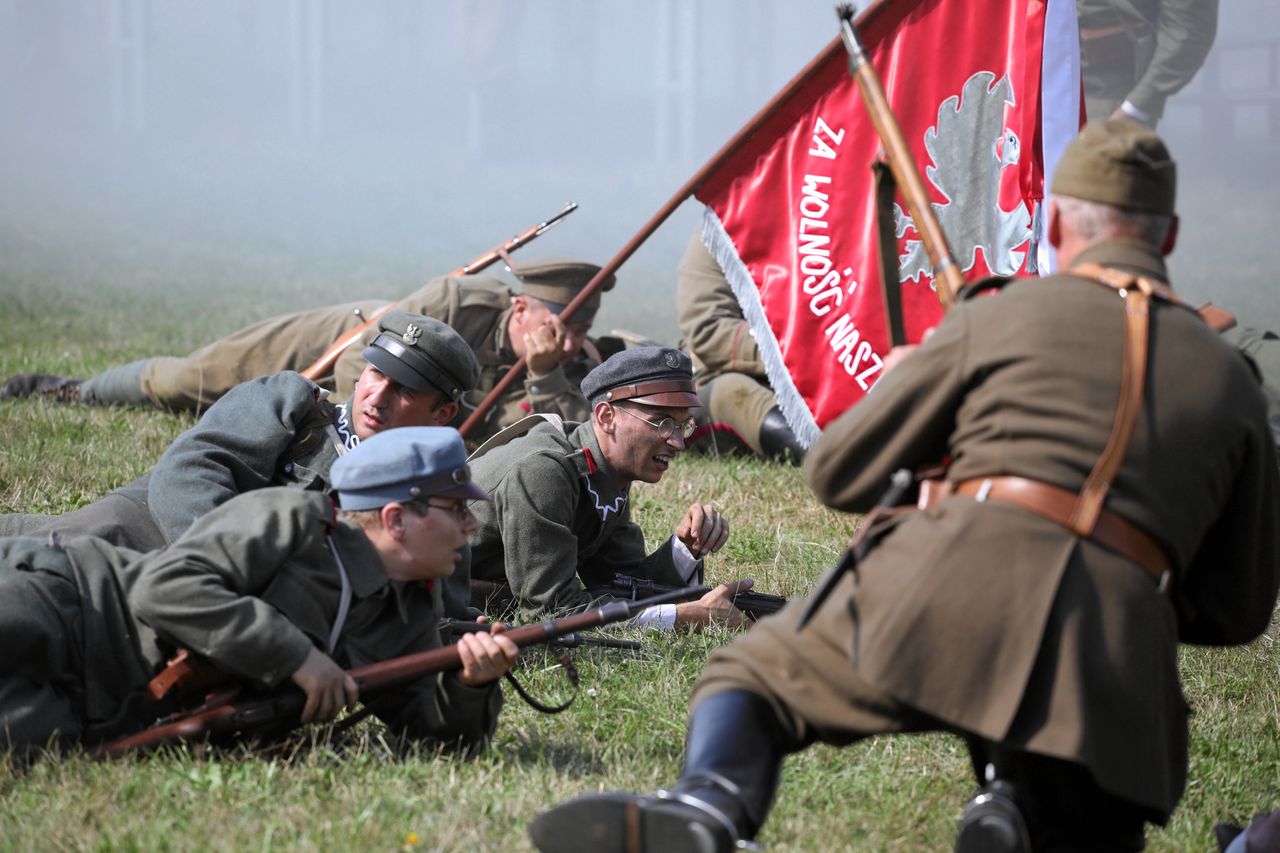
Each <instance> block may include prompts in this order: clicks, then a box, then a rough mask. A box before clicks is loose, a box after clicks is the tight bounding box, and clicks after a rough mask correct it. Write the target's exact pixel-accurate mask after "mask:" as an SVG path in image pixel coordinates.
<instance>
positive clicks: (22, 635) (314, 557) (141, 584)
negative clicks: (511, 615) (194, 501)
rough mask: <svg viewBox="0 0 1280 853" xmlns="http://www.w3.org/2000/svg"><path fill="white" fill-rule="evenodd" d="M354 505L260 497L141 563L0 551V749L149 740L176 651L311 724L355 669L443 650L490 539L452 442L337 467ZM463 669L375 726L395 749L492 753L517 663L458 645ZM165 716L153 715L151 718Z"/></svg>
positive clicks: (210, 519)
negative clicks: (289, 707)
mask: <svg viewBox="0 0 1280 853" xmlns="http://www.w3.org/2000/svg"><path fill="white" fill-rule="evenodd" d="M333 480H334V483H335V485H336V487H337V491H338V495H339V498H340V501H341V504H342V509H341V511H339V512H338V514H337V515H336V517H335V509H334V505H333V502H332V500H331V499H330V498H329V496H328V495H326V494H323V493H320V492H315V491H300V490H298V489H286V488H272V489H259V490H257V491H255V492H253V493H251V494H246V495H240V496H239V497H236V498H234V499H232V500H229V501H227V502H226V503H224V504H223V505H222V506H220V507H218V508H217V509H216V510H214V511H213V512H210V513H209V514H208V515H205V516H204V517H203V518H201V519H200V520H199V521H198V522H196V524H194V525H193V526H192V527H191V528H190V529H189V530H188V531H187V532H186V533H185V534H184V535H183V536H182V537H181V538H179V539H178V540H177V541H176V542H174V543H173V544H172V545H171V546H169V547H168V548H165V549H164V550H162V551H156V552H153V553H151V554H146V555H139V554H136V553H134V552H131V551H125V550H118V549H115V548H113V547H111V546H110V545H109V544H107V543H106V542H103V541H102V540H100V539H94V538H90V537H83V538H75V539H70V540H67V541H65V542H63V543H60V544H50V543H48V542H45V541H42V540H38V539H30V538H22V537H19V538H11V539H0V646H3V648H4V650H5V653H4V655H2V656H0V749H6V748H10V747H13V748H17V749H19V750H29V749H38V748H41V747H44V746H46V745H54V746H66V745H70V744H73V743H83V744H93V743H96V742H100V741H102V740H105V739H108V738H111V737H114V736H116V735H119V734H122V733H125V732H128V731H130V730H131V729H134V728H140V727H141V726H142V725H144V724H145V723H147V722H149V721H150V719H154V717H155V713H154V706H150V705H146V704H145V703H144V705H142V706H141V707H136V706H135V704H134V702H132V701H131V699H134V698H135V697H136V696H137V694H139V693H141V692H142V691H144V690H145V689H146V686H147V682H148V680H149V679H150V678H151V677H152V676H153V675H154V674H155V673H156V672H158V671H159V669H160V668H161V667H162V666H163V665H164V662H165V660H166V659H167V657H168V656H170V655H171V654H172V653H173V651H174V649H175V648H186V649H189V650H191V651H193V652H197V653H198V654H199V655H200V656H201V657H202V658H204V659H205V660H206V661H207V662H209V663H211V664H212V665H214V666H215V667H217V669H219V670H221V671H222V672H223V673H225V674H226V675H227V676H228V677H230V678H235V679H239V680H241V681H243V682H247V683H249V684H251V685H253V686H256V687H259V688H264V689H273V688H276V687H277V686H279V685H282V684H283V683H285V682H286V681H292V682H293V684H294V685H296V686H297V687H298V688H300V689H301V690H302V691H303V692H305V693H306V697H307V702H306V707H305V708H304V710H303V714H302V718H303V721H304V722H311V721H313V720H314V721H322V720H327V719H330V718H332V717H333V716H335V715H336V714H337V713H338V712H339V711H340V710H342V709H343V708H344V707H346V708H352V707H354V705H355V703H356V700H357V698H358V691H357V688H356V684H355V682H354V681H353V680H352V679H351V677H350V676H348V675H347V674H346V673H345V672H344V670H345V669H351V668H354V667H358V666H364V665H366V664H370V663H376V662H379V661H382V660H386V659H389V658H393V657H399V656H402V655H407V654H413V653H416V652H420V651H426V650H428V649H431V648H436V647H438V646H439V645H440V635H439V633H438V630H437V627H436V626H437V624H438V622H439V617H440V586H439V584H438V583H437V581H439V580H441V579H442V578H445V577H448V576H449V575H450V574H451V573H452V572H453V570H454V566H455V565H456V563H457V561H458V559H459V553H458V552H459V549H461V548H462V547H463V546H464V545H465V544H466V537H467V533H468V532H470V530H471V529H472V528H473V527H474V526H475V519H474V517H473V516H472V515H471V514H470V512H468V510H467V504H466V501H467V500H476V499H479V500H484V499H486V498H487V496H486V495H485V494H484V492H483V491H481V490H480V489H478V488H477V487H476V486H475V485H473V484H472V483H471V482H470V481H469V478H468V477H467V465H466V450H465V449H464V447H463V444H462V441H461V439H460V438H459V436H458V433H457V432H456V431H455V430H452V429H447V428H441V427H431V428H412V429H399V430H392V431H390V432H387V433H385V434H382V435H378V436H375V437H374V438H373V439H371V440H369V441H367V442H364V443H362V444H361V445H360V446H359V447H357V448H355V449H354V450H352V452H351V453H350V454H348V455H346V456H344V457H343V458H342V459H339V460H338V461H336V462H335V463H334V466H333ZM459 643H460V649H459V651H460V655H461V658H462V661H463V664H464V665H463V669H462V670H461V671H460V672H458V673H448V674H445V673H441V674H435V675H428V676H425V677H423V678H422V679H421V680H420V681H418V682H416V683H414V684H412V685H410V686H409V687H407V688H405V689H404V690H403V691H402V692H401V694H400V696H399V701H392V702H391V703H390V704H385V703H384V702H383V701H382V700H381V699H380V700H379V703H378V705H377V708H376V713H377V714H378V716H379V717H381V718H382V719H383V720H384V721H385V722H386V723H387V724H388V725H389V726H390V727H391V728H392V730H393V731H395V732H396V733H398V734H404V735H406V736H409V737H418V738H434V739H437V740H440V741H443V742H446V743H448V744H462V745H468V746H469V745H476V744H480V743H483V742H484V741H485V740H486V739H487V738H488V737H489V736H490V735H491V734H492V733H493V730H494V726H495V725H496V723H497V717H498V711H499V709H500V708H501V705H502V693H501V691H500V690H499V689H498V687H497V685H496V683H495V679H497V678H499V677H500V676H501V675H502V674H503V673H504V672H506V671H507V669H508V668H510V666H511V664H512V662H513V661H514V660H515V658H516V655H517V653H518V649H517V648H516V646H515V644H514V643H512V642H511V640H509V639H508V638H506V637H504V636H502V635H501V634H496V635H493V636H490V635H489V634H467V635H463V636H462V637H461V638H460V640H459ZM147 709H150V710H151V714H150V717H149V718H148V717H147V716H146V711H147Z"/></svg>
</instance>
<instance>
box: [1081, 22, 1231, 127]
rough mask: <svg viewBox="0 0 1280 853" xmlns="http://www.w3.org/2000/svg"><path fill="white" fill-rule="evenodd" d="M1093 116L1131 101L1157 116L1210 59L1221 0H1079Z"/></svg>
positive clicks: (1083, 63)
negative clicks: (1172, 96) (1167, 101)
mask: <svg viewBox="0 0 1280 853" xmlns="http://www.w3.org/2000/svg"><path fill="white" fill-rule="evenodd" d="M1076 12H1077V14H1078V16H1079V23H1080V37H1081V38H1080V63H1081V71H1082V73H1083V75H1084V91H1085V104H1086V111H1087V113H1088V116H1089V118H1090V119H1091V120H1092V119H1096V118H1105V117H1107V116H1109V115H1111V113H1113V112H1115V110H1116V108H1117V107H1119V106H1120V104H1121V102H1123V101H1126V100H1127V101H1129V103H1131V104H1133V106H1135V107H1137V108H1138V109H1139V110H1141V111H1142V112H1143V113H1145V114H1146V115H1147V116H1148V117H1149V118H1150V119H1151V120H1152V121H1154V120H1156V119H1158V118H1160V117H1161V116H1162V115H1163V114H1164V106H1165V101H1166V100H1168V98H1169V97H1170V96H1171V95H1173V94H1175V93H1176V92H1178V91H1180V90H1181V89H1182V88H1183V87H1184V86H1186V85H1187V83H1189V82H1191V78H1192V77H1194V76H1195V74H1196V72H1197V71H1199V70H1200V66H1201V65H1202V64H1204V60H1205V57H1206V56H1208V54H1209V49H1210V48H1211V47H1212V46H1213V38H1214V35H1215V33H1216V32H1217V25H1218V0H1076Z"/></svg>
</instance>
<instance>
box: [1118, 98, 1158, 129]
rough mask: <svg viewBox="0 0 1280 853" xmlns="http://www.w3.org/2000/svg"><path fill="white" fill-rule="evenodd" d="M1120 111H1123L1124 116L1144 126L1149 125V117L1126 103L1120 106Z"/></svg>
mask: <svg viewBox="0 0 1280 853" xmlns="http://www.w3.org/2000/svg"><path fill="white" fill-rule="evenodd" d="M1120 109H1121V110H1123V111H1124V114H1125V115H1127V116H1129V117H1130V118H1133V119H1136V120H1138V121H1140V122H1142V123H1143V124H1146V125H1149V124H1151V116H1149V115H1147V114H1146V113H1144V112H1143V111H1142V110H1140V109H1138V108H1137V107H1135V106H1134V105H1133V104H1131V103H1129V102H1128V101H1125V102H1123V103H1122V104H1120Z"/></svg>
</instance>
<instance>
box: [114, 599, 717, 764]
mask: <svg viewBox="0 0 1280 853" xmlns="http://www.w3.org/2000/svg"><path fill="white" fill-rule="evenodd" d="M706 593H707V589H706V587H681V588H679V589H675V590H671V591H669V592H666V593H663V594H662V595H656V596H654V597H652V598H648V599H644V600H641V601H613V602H610V603H608V604H605V605H603V606H602V607H597V608H594V609H592V610H588V611H586V612H584V613H578V614H574V615H572V616H565V617H563V618H561V619H548V620H546V621H544V622H538V623H537V624H534V625H524V626H521V627H519V628H512V629H510V630H507V631H504V632H503V633H505V634H506V635H507V636H508V637H509V638H511V640H512V641H513V642H514V643H515V644H516V645H517V646H519V647H520V648H524V647H525V646H532V645H537V644H539V643H547V642H551V641H553V640H555V639H557V638H559V637H563V636H565V635H567V634H576V633H578V632H581V631H586V630H589V629H591V628H598V627H600V626H601V625H609V624H611V623H614V622H622V621H624V620H626V619H630V618H632V617H633V616H635V615H636V614H638V613H639V612H640V611H642V610H644V609H645V608H647V607H653V606H655V605H658V604H667V603H668V602H673V601H685V600H688V599H690V598H697V597H700V596H702V595H705V594H706ZM461 668H462V659H461V657H460V656H459V654H458V647H457V646H456V645H447V646H441V647H440V648H437V649H428V650H427V651H424V652H418V653H416V654H412V655H405V656H403V657H398V658H392V659H391V660H387V661H382V662H380V663H373V664H369V665H368V666H361V667H356V668H355V669H352V670H349V671H348V672H347V674H348V675H350V676H351V678H352V679H353V680H354V681H355V683H356V686H357V687H359V688H360V698H361V700H362V701H368V700H370V699H372V698H374V697H375V696H376V695H377V694H378V693H380V692H383V691H387V690H391V689H394V688H397V687H403V686H405V685H408V684H411V683H412V682H414V681H417V680H418V679H420V678H422V677H423V676H425V675H430V674H432V673H438V672H450V671H453V670H457V669H461ZM239 697H240V691H239V689H238V688H232V689H230V690H226V691H223V692H221V693H217V694H214V695H213V696H211V697H210V698H209V699H208V700H207V701H206V702H205V703H204V704H203V705H201V706H200V707H198V708H196V709H195V710H193V711H190V712H187V713H183V714H179V715H175V716H174V717H172V718H169V719H166V720H163V721H161V722H160V723H158V724H156V725H154V726H152V727H150V728H147V729H144V730H143V731H141V732H138V733H137V734H134V735H130V736H128V737H123V738H119V739H117V740H113V741H111V742H110V743H107V744H105V745H103V746H101V747H98V748H97V749H95V750H94V751H93V752H92V754H93V756H94V757H96V758H104V757H107V756H113V755H123V754H125V753H127V752H132V751H133V750H135V749H149V748H152V747H157V746H162V745H164V744H167V743H178V742H181V741H192V740H204V739H206V738H211V737H220V736H232V735H236V734H240V733H245V732H251V731H253V730H255V729H262V728H265V727H268V726H285V727H289V728H292V727H294V726H297V725H299V724H300V723H301V716H302V709H303V708H304V707H305V705H306V696H305V695H304V694H303V692H302V691H301V690H297V689H293V688H290V689H287V690H283V691H280V692H278V693H274V694H271V695H269V696H265V697H259V698H252V699H246V700H244V701H237V700H238V699H239Z"/></svg>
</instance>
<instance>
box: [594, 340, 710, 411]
mask: <svg viewBox="0 0 1280 853" xmlns="http://www.w3.org/2000/svg"><path fill="white" fill-rule="evenodd" d="M582 393H583V395H584V396H586V398H587V399H588V400H590V401H591V403H592V404H595V403H598V402H601V401H604V402H607V403H616V402H619V401H621V400H634V401H635V402H637V403H646V404H648V405H650V406H669V407H671V408H680V409H686V408H693V407H695V406H701V405H702V400H700V399H698V395H697V393H696V392H695V391H694V386H693V362H692V361H691V360H690V359H689V356H688V355H686V354H685V353H683V352H681V351H680V350H678V349H673V348H671V347H637V348H636V349H628V350H623V351H622V352H620V353H618V354H616V355H612V356H610V357H609V358H607V359H605V361H604V363H603V364H601V365H600V366H599V367H597V368H595V369H594V370H592V371H591V372H590V373H588V374H587V375H586V376H585V377H584V378H583V380H582Z"/></svg>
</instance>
